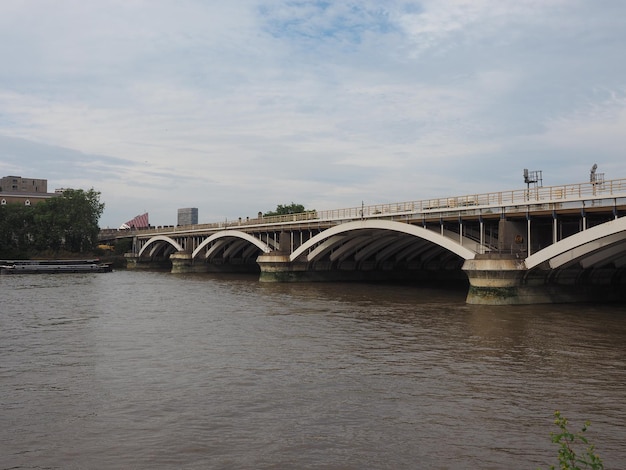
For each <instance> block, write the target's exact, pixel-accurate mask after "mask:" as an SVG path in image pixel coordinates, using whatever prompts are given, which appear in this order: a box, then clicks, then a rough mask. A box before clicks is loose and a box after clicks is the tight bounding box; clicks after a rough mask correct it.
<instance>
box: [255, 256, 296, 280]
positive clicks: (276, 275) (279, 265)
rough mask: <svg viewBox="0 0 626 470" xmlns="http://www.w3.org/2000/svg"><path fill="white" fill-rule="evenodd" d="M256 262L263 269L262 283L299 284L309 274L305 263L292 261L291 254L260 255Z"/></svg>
mask: <svg viewBox="0 0 626 470" xmlns="http://www.w3.org/2000/svg"><path fill="white" fill-rule="evenodd" d="M256 262H257V264H258V265H259V266H260V268H261V274H260V276H259V281H261V282H297V281H301V280H303V279H302V278H303V277H304V276H306V274H307V266H306V264H305V263H294V262H292V261H290V260H289V254H286V253H284V252H271V253H267V254H263V255H260V256H259V257H258V258H257V260H256Z"/></svg>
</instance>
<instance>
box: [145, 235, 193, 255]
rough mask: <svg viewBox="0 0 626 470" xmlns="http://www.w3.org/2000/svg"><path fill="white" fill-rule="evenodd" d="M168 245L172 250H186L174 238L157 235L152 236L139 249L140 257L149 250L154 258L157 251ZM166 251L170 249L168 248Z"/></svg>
mask: <svg viewBox="0 0 626 470" xmlns="http://www.w3.org/2000/svg"><path fill="white" fill-rule="evenodd" d="M168 245H169V247H170V250H172V251H185V250H184V248H183V247H182V246H181V245H180V244H179V243H178V242H177V241H176V240H174V239H173V238H170V237H168V236H166V235H156V236H154V237H152V238H150V239H149V240H148V241H147V242H146V243H145V245H144V246H143V247H142V248H141V250H139V254H138V257H139V258H141V257H142V256H143V255H144V254H145V253H146V252H148V254H149V256H150V258H152V257H153V256H154V255H155V254H156V253H157V252H159V251H160V250H161V249H163V248H164V247H166V246H168ZM165 251H168V250H167V248H166V250H165Z"/></svg>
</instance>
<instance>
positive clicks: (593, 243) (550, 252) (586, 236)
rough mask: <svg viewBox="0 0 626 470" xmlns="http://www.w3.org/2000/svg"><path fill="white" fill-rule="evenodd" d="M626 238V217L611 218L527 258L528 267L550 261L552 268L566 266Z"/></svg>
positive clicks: (531, 267)
mask: <svg viewBox="0 0 626 470" xmlns="http://www.w3.org/2000/svg"><path fill="white" fill-rule="evenodd" d="M625 240H626V217H621V218H619V219H615V220H611V221H609V222H605V223H603V224H600V225H596V226H594V227H591V228H589V229H587V230H583V231H582V232H578V233H576V234H574V235H571V236H569V237H567V238H564V239H563V240H561V241H559V242H557V243H555V244H553V245H550V246H548V247H546V248H544V249H543V250H540V251H538V252H537V253H535V254H533V255H531V256H529V257H528V258H526V261H525V264H526V269H533V268H535V267H538V266H540V265H542V264H543V263H548V266H549V267H550V268H551V269H557V268H561V267H564V266H565V265H567V264H572V263H576V262H579V261H580V260H583V259H584V258H585V257H588V256H592V255H593V254H594V252H600V251H602V250H607V249H610V248H611V247H612V246H615V245H617V244H620V243H622V242H623V241H625Z"/></svg>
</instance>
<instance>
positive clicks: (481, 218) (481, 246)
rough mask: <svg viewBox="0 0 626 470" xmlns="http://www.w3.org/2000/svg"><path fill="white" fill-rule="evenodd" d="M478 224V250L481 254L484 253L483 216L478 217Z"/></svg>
mask: <svg viewBox="0 0 626 470" xmlns="http://www.w3.org/2000/svg"><path fill="white" fill-rule="evenodd" d="M478 223H479V224H480V250H481V253H484V251H485V250H484V246H485V223H484V222H483V216H482V215H479V216H478Z"/></svg>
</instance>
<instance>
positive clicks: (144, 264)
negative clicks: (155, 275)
mask: <svg viewBox="0 0 626 470" xmlns="http://www.w3.org/2000/svg"><path fill="white" fill-rule="evenodd" d="M124 258H125V259H126V268H127V269H154V265H153V263H151V262H150V261H146V260H142V259H140V258H139V256H137V255H136V254H135V253H125V254H124Z"/></svg>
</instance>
